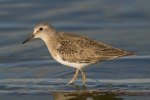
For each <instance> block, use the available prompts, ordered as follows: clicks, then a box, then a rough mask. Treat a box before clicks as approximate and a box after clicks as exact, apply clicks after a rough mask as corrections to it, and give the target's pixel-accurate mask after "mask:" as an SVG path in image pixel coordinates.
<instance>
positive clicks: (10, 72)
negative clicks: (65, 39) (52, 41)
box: [0, 0, 150, 100]
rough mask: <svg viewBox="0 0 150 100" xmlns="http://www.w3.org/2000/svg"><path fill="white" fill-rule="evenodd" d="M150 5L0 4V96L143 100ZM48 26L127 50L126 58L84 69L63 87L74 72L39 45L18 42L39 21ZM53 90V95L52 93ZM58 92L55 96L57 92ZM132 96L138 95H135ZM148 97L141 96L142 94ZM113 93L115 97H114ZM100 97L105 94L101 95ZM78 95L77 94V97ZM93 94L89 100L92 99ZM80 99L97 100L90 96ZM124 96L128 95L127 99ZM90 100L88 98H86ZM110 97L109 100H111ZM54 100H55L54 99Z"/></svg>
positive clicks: (149, 62)
mask: <svg viewBox="0 0 150 100" xmlns="http://www.w3.org/2000/svg"><path fill="white" fill-rule="evenodd" d="M149 4H150V1H148V0H144V1H140V0H136V1H131V0H126V1H110V0H101V1H99V0H94V1H91V0H86V1H80V0H76V1H69V0H67V1H65V2H62V1H59V2H56V1H52V0H51V1H48V0H45V1H42V2H41V1H39V0H37V1H36V2H35V1H30V0H26V1H18V0H13V1H12V0H5V1H4V0H1V1H0V11H1V12H0V16H1V17H0V30H1V32H0V97H1V98H6V100H9V98H13V99H14V100H16V99H18V100H19V99H20V98H24V99H32V100H33V99H36V100H40V99H56V98H57V97H58V98H60V97H61V98H63V97H64V95H65V97H66V95H69V97H68V96H67V98H65V99H69V98H74V99H79V98H78V97H79V96H78V95H75V94H73V96H71V97H70V94H69V93H68V94H63V93H59V92H58V91H68V92H70V91H71V92H72V91H77V90H80V91H82V90H86V91H111V92H113V91H114V90H121V91H130V92H131V94H132V93H133V94H132V95H130V96H126V95H125V94H119V95H112V94H109V95H107V93H106V96H102V97H101V96H100V97H99V99H100V98H104V97H112V98H115V99H114V100H133V99H136V100H140V99H141V98H145V100H148V99H149V98H150V96H149V90H150V85H149V84H150V54H149V51H150V46H149V44H150V34H149V32H150V17H149V16H150V11H149V9H150V6H149ZM43 21H46V22H49V23H51V24H52V25H53V26H54V27H55V28H56V29H57V30H59V31H66V32H71V33H75V34H80V35H86V36H89V37H91V38H94V39H97V40H99V41H101V42H103V43H105V44H108V45H111V46H114V47H117V48H121V49H124V50H127V51H132V52H135V53H136V54H137V56H128V57H123V58H117V59H114V60H109V61H104V62H101V63H99V64H95V65H92V66H89V67H86V68H85V69H84V71H85V73H86V76H87V82H86V85H85V86H82V78H81V74H79V76H78V78H77V79H76V81H75V85H67V83H68V82H69V80H70V79H71V78H72V77H73V75H74V73H75V69H73V68H71V67H66V66H63V65H61V64H59V63H57V62H56V61H55V60H54V59H53V58H52V57H51V56H50V54H49V52H48V50H47V47H46V46H45V44H44V42H43V41H42V40H40V39H34V40H31V41H29V42H27V43H26V44H24V45H23V44H22V42H23V41H24V40H25V39H26V38H27V37H28V36H29V35H31V34H32V31H33V27H34V26H35V25H36V24H37V23H39V22H43ZM53 91H55V93H56V94H57V95H56V94H55V93H51V92H53ZM56 91H57V92H56ZM132 91H138V92H141V93H143V94H140V95H138V96H135V95H137V93H135V94H134V92H132ZM145 92H146V93H148V94H146V93H145ZM113 93H114V92H113ZM104 94H105V93H104ZM81 95H82V93H81ZM91 95H92V96H91ZM91 95H90V96H89V97H88V95H85V94H84V95H83V98H82V97H81V98H82V99H87V98H90V100H96V98H97V96H95V94H94V93H91ZM128 95H129V94H128ZM91 98H92V99H91ZM112 98H111V99H110V100H112ZM57 100H58V99H57Z"/></svg>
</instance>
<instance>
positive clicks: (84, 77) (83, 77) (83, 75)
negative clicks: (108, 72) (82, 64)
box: [80, 69, 86, 85]
mask: <svg viewBox="0 0 150 100" xmlns="http://www.w3.org/2000/svg"><path fill="white" fill-rule="evenodd" d="M80 71H81V73H82V79H83V85H84V84H85V80H86V76H85V73H84V72H83V70H82V69H80Z"/></svg>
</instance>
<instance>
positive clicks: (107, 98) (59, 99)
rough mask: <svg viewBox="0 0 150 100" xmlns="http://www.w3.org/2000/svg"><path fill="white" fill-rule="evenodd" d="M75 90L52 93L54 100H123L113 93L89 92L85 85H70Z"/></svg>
mask: <svg viewBox="0 0 150 100" xmlns="http://www.w3.org/2000/svg"><path fill="white" fill-rule="evenodd" d="M71 85H72V86H74V87H75V88H76V90H74V91H54V92H52V94H53V95H54V100H123V99H122V98H119V97H117V96H118V95H115V94H113V93H100V92H98V91H89V90H87V88H86V85H76V84H71Z"/></svg>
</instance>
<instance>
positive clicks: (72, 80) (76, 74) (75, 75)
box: [69, 69, 79, 84]
mask: <svg viewBox="0 0 150 100" xmlns="http://www.w3.org/2000/svg"><path fill="white" fill-rule="evenodd" d="M78 71H79V69H76V73H75V74H74V77H73V78H72V79H71V81H70V82H69V84H72V83H73V82H74V80H75V79H76V78H77V76H78Z"/></svg>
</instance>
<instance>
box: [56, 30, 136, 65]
mask: <svg viewBox="0 0 150 100" xmlns="http://www.w3.org/2000/svg"><path fill="white" fill-rule="evenodd" d="M56 38H57V39H55V40H57V41H56V42H57V43H54V44H59V47H58V48H57V49H56V52H57V53H58V54H59V55H60V56H61V58H62V59H63V60H64V61H68V62H78V63H91V64H93V63H97V62H100V61H103V60H108V59H113V58H117V57H121V56H126V55H133V53H131V52H126V51H124V50H121V49H117V48H113V47H111V46H107V45H105V44H103V43H101V42H99V41H97V40H94V39H91V38H88V37H85V36H81V35H76V34H70V33H64V32H60V33H59V34H57V36H56Z"/></svg>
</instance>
